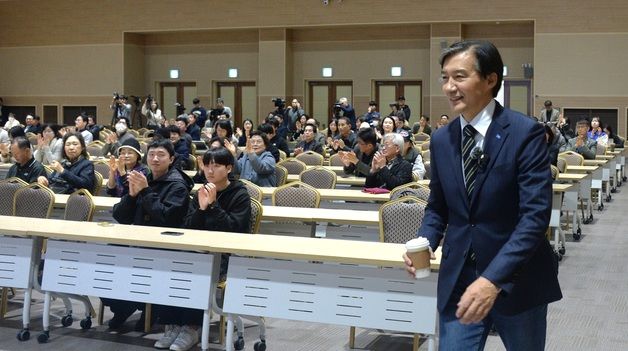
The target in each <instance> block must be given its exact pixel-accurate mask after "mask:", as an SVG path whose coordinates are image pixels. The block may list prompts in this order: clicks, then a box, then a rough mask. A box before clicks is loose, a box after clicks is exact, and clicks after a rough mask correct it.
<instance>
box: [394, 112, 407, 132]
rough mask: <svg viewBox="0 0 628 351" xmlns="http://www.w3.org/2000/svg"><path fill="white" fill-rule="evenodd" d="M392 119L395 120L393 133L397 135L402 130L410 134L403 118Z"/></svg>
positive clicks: (395, 117)
mask: <svg viewBox="0 0 628 351" xmlns="http://www.w3.org/2000/svg"><path fill="white" fill-rule="evenodd" d="M393 119H394V120H395V133H399V132H401V131H402V130H406V131H408V132H410V127H408V125H407V123H406V118H405V117H403V116H393Z"/></svg>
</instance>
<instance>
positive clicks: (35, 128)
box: [24, 115, 41, 134]
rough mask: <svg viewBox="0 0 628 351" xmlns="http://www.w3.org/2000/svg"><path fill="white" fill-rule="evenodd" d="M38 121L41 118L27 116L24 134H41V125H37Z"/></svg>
mask: <svg viewBox="0 0 628 351" xmlns="http://www.w3.org/2000/svg"><path fill="white" fill-rule="evenodd" d="M40 120H41V118H40V117H39V116H37V115H34V116H33V115H27V116H26V128H24V133H33V134H41V124H40V123H39V121H40Z"/></svg>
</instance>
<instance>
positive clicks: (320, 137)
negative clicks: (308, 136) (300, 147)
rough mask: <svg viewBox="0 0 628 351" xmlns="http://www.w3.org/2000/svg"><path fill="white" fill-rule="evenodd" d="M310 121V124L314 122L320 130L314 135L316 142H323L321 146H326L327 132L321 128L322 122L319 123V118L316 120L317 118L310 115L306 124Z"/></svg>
mask: <svg viewBox="0 0 628 351" xmlns="http://www.w3.org/2000/svg"><path fill="white" fill-rule="evenodd" d="M308 123H309V124H313V125H315V126H316V129H317V130H318V132H317V133H316V135H315V136H314V140H316V142H317V143H319V144H321V146H323V147H325V138H326V135H325V133H323V132H322V131H321V130H320V123H318V121H317V120H315V119H314V118H312V117H309V118H308V119H307V122H306V123H305V124H308Z"/></svg>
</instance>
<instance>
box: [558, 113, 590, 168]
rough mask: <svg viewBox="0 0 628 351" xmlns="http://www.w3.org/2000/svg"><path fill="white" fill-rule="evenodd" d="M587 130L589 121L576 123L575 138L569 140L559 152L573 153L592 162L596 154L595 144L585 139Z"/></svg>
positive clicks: (584, 120)
mask: <svg viewBox="0 0 628 351" xmlns="http://www.w3.org/2000/svg"><path fill="white" fill-rule="evenodd" d="M588 130H589V121H587V120H586V119H583V120H580V121H578V123H576V132H577V133H578V134H577V136H576V137H575V138H571V139H569V140H568V141H567V144H565V145H564V146H563V147H561V148H560V152H564V151H574V152H577V153H579V154H580V155H582V156H583V157H584V158H585V159H587V160H594V159H595V153H596V152H597V142H596V141H595V140H591V139H589V138H588V137H587V132H588Z"/></svg>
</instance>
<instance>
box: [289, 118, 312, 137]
mask: <svg viewBox="0 0 628 351" xmlns="http://www.w3.org/2000/svg"><path fill="white" fill-rule="evenodd" d="M307 118H308V117H307V115H301V116H300V117H299V119H298V120H297V121H296V123H295V124H294V132H292V136H291V137H290V140H296V141H299V140H301V136H302V135H303V133H305V125H306V124H307Z"/></svg>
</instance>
